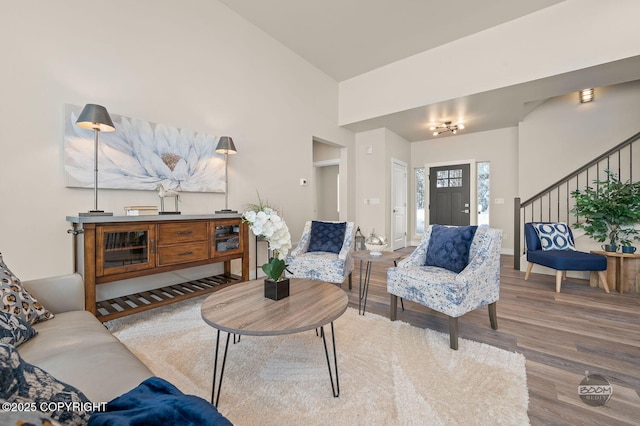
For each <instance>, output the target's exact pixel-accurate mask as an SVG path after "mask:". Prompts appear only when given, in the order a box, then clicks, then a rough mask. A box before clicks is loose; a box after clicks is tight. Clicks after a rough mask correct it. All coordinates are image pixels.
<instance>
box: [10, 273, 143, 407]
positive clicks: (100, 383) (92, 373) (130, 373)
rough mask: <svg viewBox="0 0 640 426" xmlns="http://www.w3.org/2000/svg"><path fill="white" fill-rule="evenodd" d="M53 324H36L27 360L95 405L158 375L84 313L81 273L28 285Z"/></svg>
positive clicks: (25, 347) (26, 346)
mask: <svg viewBox="0 0 640 426" xmlns="http://www.w3.org/2000/svg"><path fill="white" fill-rule="evenodd" d="M22 284H23V285H24V287H25V288H26V289H27V290H28V291H29V292H30V293H31V294H32V295H33V296H34V297H35V298H36V299H38V302H40V303H41V304H42V305H43V306H44V307H45V308H47V309H48V310H49V311H51V312H53V313H54V314H55V317H54V318H53V319H50V320H48V321H43V322H39V323H36V324H35V325H34V326H33V328H35V329H36V330H38V335H37V336H35V337H34V338H32V339H31V340H29V341H27V342H25V343H23V344H22V345H20V346H19V347H18V352H19V353H20V356H22V358H23V359H24V360H25V361H26V362H28V363H31V364H34V365H36V366H38V367H40V368H42V369H43V370H45V371H46V372H48V373H50V374H51V375H52V376H53V377H55V378H56V379H58V380H61V381H63V382H65V383H68V384H70V385H72V386H75V387H76V388H78V389H79V390H81V391H82V392H83V393H84V394H85V395H86V396H87V397H88V398H89V399H90V400H91V401H92V402H94V403H98V402H109V401H111V400H112V399H114V398H115V397H117V396H119V395H122V394H124V393H125V392H128V391H130V390H131V389H133V388H135V387H136V386H138V385H139V384H140V383H141V382H142V381H143V380H145V379H147V378H149V377H152V376H153V373H152V372H151V371H150V370H149V369H148V368H147V367H146V366H145V365H144V364H143V363H142V362H141V361H140V360H139V359H138V358H136V356H135V355H133V354H132V353H131V352H130V351H129V350H128V349H127V348H126V347H125V346H124V345H123V344H122V343H120V342H119V341H118V339H116V338H115V337H113V335H112V334H111V333H110V332H109V331H108V330H107V329H106V328H105V326H104V325H103V324H102V323H101V322H100V321H98V320H97V319H96V317H94V316H93V315H92V314H91V313H89V312H87V311H85V310H84V286H83V282H82V277H81V276H80V275H78V274H69V275H62V276H58V277H51V278H43V279H38V280H32V281H22Z"/></svg>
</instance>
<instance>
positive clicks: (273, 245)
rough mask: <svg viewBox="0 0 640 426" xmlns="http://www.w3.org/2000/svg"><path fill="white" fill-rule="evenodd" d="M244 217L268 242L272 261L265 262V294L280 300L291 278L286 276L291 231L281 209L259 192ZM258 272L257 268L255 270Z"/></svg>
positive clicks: (287, 291)
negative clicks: (279, 211) (255, 202)
mask: <svg viewBox="0 0 640 426" xmlns="http://www.w3.org/2000/svg"><path fill="white" fill-rule="evenodd" d="M242 221H243V222H246V223H248V224H249V229H251V231H252V232H253V233H254V235H256V236H257V237H262V238H264V240H265V241H267V242H268V244H269V253H270V259H269V262H267V263H265V264H264V265H262V271H263V272H264V273H265V275H266V276H267V278H266V279H265V283H264V285H265V287H264V295H265V297H268V298H269V299H273V300H280V299H282V298H284V297H287V296H289V280H288V279H286V278H285V276H284V271H285V270H286V268H287V265H286V264H285V259H286V258H287V254H288V253H289V249H290V248H291V234H290V233H289V228H288V227H287V224H286V223H285V221H284V220H283V219H282V218H281V217H280V215H279V214H278V211H277V210H276V209H274V208H272V207H270V206H269V205H268V204H267V203H263V202H262V200H261V199H260V194H258V204H252V205H250V206H249V208H248V209H247V210H246V211H245V212H244V213H243V214H242ZM256 274H257V271H256Z"/></svg>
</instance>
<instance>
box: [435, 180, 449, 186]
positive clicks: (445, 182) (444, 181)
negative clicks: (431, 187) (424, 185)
mask: <svg viewBox="0 0 640 426" xmlns="http://www.w3.org/2000/svg"><path fill="white" fill-rule="evenodd" d="M436 186H437V187H438V188H448V187H449V179H438V181H437V182H436Z"/></svg>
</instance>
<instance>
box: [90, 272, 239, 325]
mask: <svg viewBox="0 0 640 426" xmlns="http://www.w3.org/2000/svg"><path fill="white" fill-rule="evenodd" d="M242 281H244V280H243V279H242V277H239V276H237V275H225V274H221V275H213V276H210V277H206V278H200V279H198V280H193V281H188V282H184V283H180V284H173V285H170V286H166V287H161V288H158V289H153V290H148V291H141V292H139V293H134V294H128V295H126V296H120V297H116V298H113V299H108V300H102V301H99V302H96V317H97V318H98V319H99V320H100V321H102V322H105V321H109V320H112V319H115V318H119V317H122V316H125V315H130V314H134V313H137V312H142V311H146V310H147V309H152V308H156V307H158V306H162V305H166V304H169V303H174V302H178V301H180V300H185V299H190V298H192V297H197V296H200V295H203V294H207V293H211V292H213V291H216V290H219V289H222V288H224V287H227V286H229V285H232V284H237V283H240V282H242Z"/></svg>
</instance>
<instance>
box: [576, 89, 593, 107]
mask: <svg viewBox="0 0 640 426" xmlns="http://www.w3.org/2000/svg"><path fill="white" fill-rule="evenodd" d="M579 93H580V103H581V104H583V103H585V102H591V101H592V100H593V99H594V93H593V89H582V90H581V91H580V92H579Z"/></svg>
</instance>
